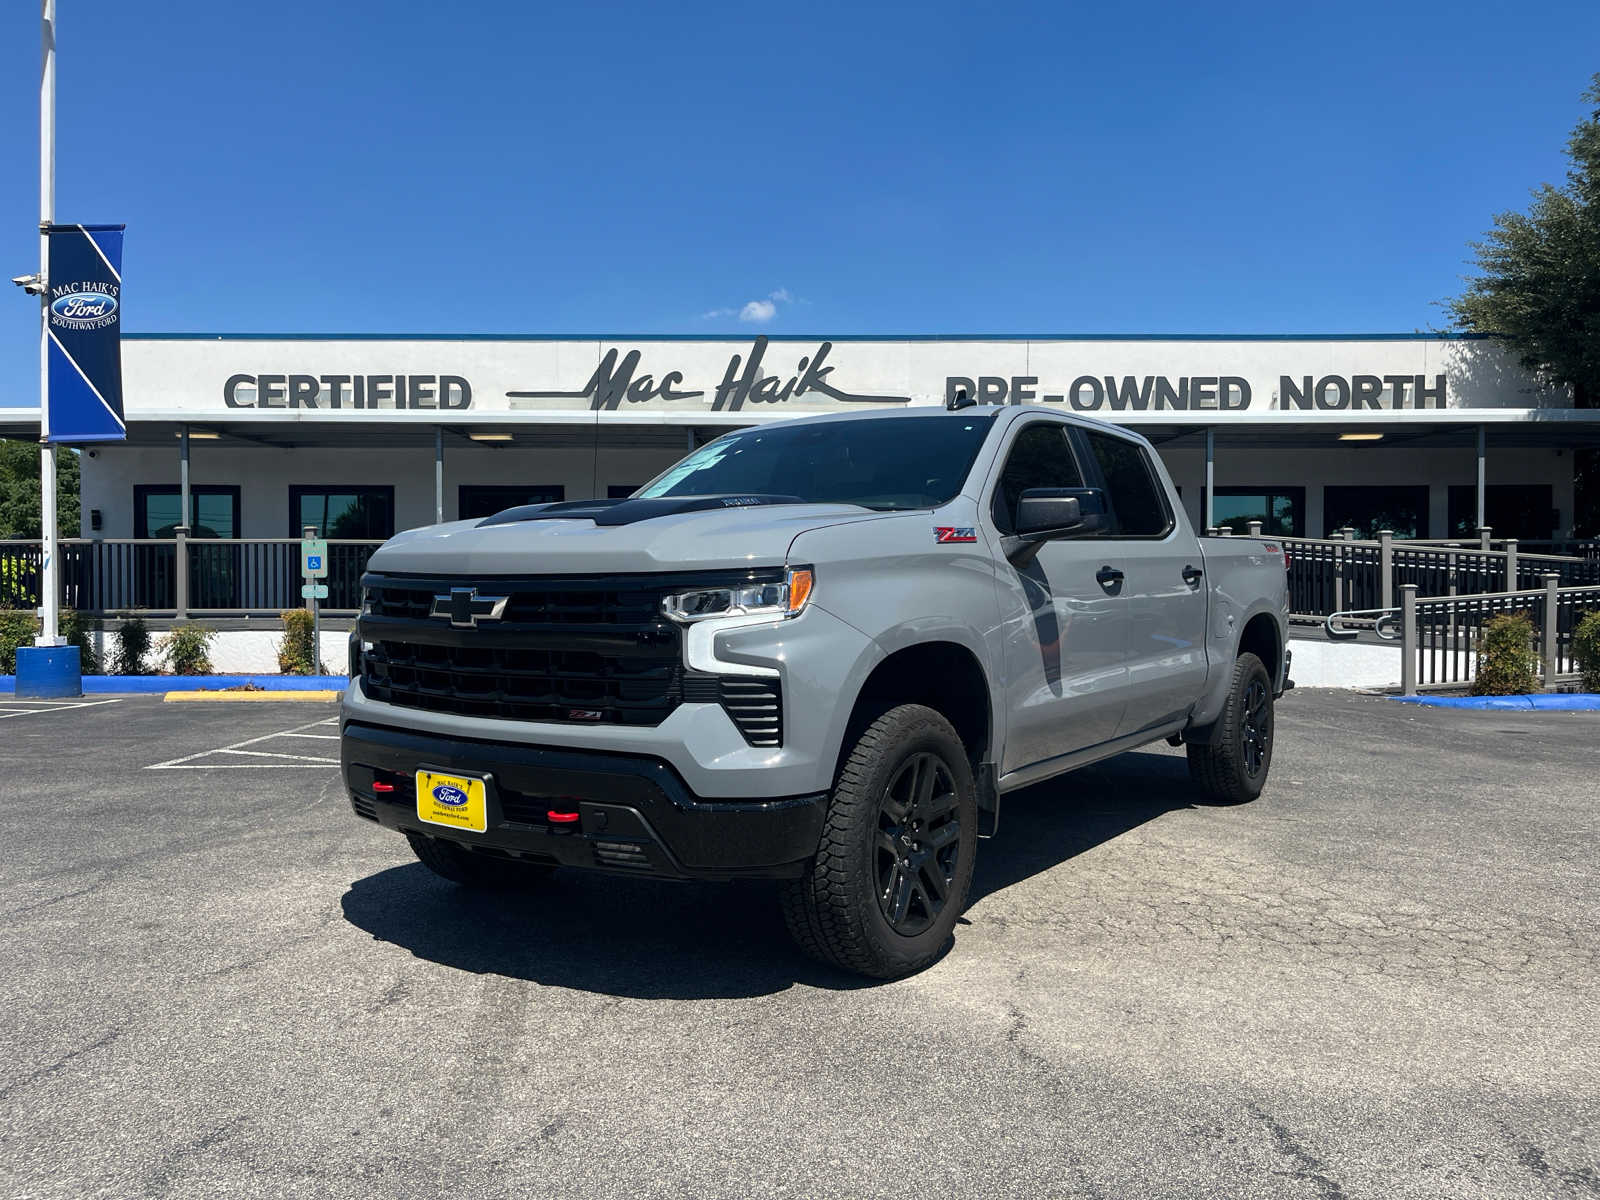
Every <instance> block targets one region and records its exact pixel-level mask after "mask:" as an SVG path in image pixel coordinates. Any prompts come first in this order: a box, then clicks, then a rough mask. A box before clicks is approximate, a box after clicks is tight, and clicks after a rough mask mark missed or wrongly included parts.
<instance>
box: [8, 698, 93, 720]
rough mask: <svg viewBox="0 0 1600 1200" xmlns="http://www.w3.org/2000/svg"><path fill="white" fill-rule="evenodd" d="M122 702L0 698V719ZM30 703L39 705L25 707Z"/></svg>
mask: <svg viewBox="0 0 1600 1200" xmlns="http://www.w3.org/2000/svg"><path fill="white" fill-rule="evenodd" d="M121 703H122V701H121V700H0V721H3V720H5V719H6V718H7V717H34V716H38V715H39V714H40V713H51V712H61V711H62V710H64V709H68V708H98V707H99V706H100V705H102V704H121ZM30 704H32V705H38V706H39V707H37V708H25V707H23V705H30Z"/></svg>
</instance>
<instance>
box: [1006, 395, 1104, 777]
mask: <svg viewBox="0 0 1600 1200" xmlns="http://www.w3.org/2000/svg"><path fill="white" fill-rule="evenodd" d="M1002 462H1003V464H1004V465H1003V466H1002V467H1001V469H1000V473H999V475H998V477H997V478H996V480H995V483H994V487H993V492H992V495H991V503H990V506H989V514H990V518H991V520H992V521H993V523H994V526H995V529H996V531H997V532H998V533H999V534H1000V535H1001V536H1002V537H1004V536H1005V535H1008V534H1010V533H1011V532H1012V531H1013V530H1015V528H1016V519H1017V503H1018V501H1019V500H1020V499H1021V497H1022V493H1023V492H1025V491H1027V490H1028V489H1029V488H1066V487H1083V486H1084V482H1083V472H1082V471H1081V470H1080V469H1079V466H1078V462H1077V459H1076V457H1075V455H1074V453H1073V448H1072V442H1071V440H1070V439H1069V438H1068V436H1067V427H1066V425H1065V424H1064V423H1062V422H1059V421H1052V420H1036V421H1027V422H1022V423H1019V424H1018V426H1017V428H1016V429H1015V430H1014V432H1013V433H1012V437H1011V442H1010V445H1009V446H1008V447H1007V448H1006V450H1005V451H1004V454H1003V456H1002ZM1109 550H1110V547H1108V546H1106V545H1105V544H1103V543H1100V542H1097V541H1096V540H1095V539H1092V538H1085V539H1072V538H1065V539H1060V540H1056V541H1047V542H1045V543H1044V544H1043V545H1042V546H1040V548H1039V553H1038V556H1037V557H1036V558H1035V559H1034V560H1033V561H1032V562H1031V563H1029V564H1028V565H1027V566H1025V567H1017V566H1015V565H1014V564H1012V563H1010V562H1009V561H1007V560H1006V559H1004V558H1001V559H1000V560H999V561H998V562H997V563H996V570H997V574H996V578H997V580H998V583H999V586H1000V589H1001V612H1002V621H1003V625H1002V630H1001V635H1002V644H1003V663H1004V671H1005V679H1004V686H1005V692H1006V705H1007V710H1008V712H1009V713H1010V714H1011V715H1010V719H1009V721H1008V722H1007V730H1008V733H1007V738H1006V746H1005V753H1004V756H1003V758H1002V761H1001V766H1000V770H1001V773H1002V774H1004V773H1006V772H1008V771H1014V770H1017V769H1019V768H1022V767H1026V766H1030V765H1032V764H1033V763H1037V762H1042V761H1044V760H1046V759H1050V758H1055V757H1058V756H1059V755H1063V754H1069V753H1071V752H1073V751H1075V750H1082V749H1085V748H1087V747H1089V746H1095V745H1098V744H1099V743H1101V742H1104V741H1109V740H1110V739H1111V738H1112V737H1113V736H1114V735H1115V734H1116V730H1117V726H1118V724H1119V723H1120V721H1121V719H1122V713H1123V708H1124V706H1125V703H1126V698H1127V682H1128V671H1127V654H1128V636H1129V629H1128V607H1127V602H1126V601H1125V600H1124V599H1123V598H1122V596H1121V595H1120V594H1119V593H1120V591H1121V588H1120V585H1119V584H1114V583H1112V582H1111V581H1110V580H1109V578H1108V576H1107V574H1106V568H1108V567H1115V565H1116V564H1114V563H1113V562H1112V560H1111V558H1109V557H1107V553H1108V551H1109ZM1097 576H1100V578H1097ZM1102 579H1106V580H1107V582H1102Z"/></svg>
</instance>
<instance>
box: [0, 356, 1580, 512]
mask: <svg viewBox="0 0 1600 1200" xmlns="http://www.w3.org/2000/svg"><path fill="white" fill-rule="evenodd" d="M123 364H124V380H125V384H124V386H125V412H126V418H127V426H128V434H129V436H128V441H127V443H126V444H103V445H98V446H96V447H94V448H93V450H86V451H85V452H84V457H83V460H82V463H81V468H82V471H81V474H82V515H83V516H82V519H83V530H82V534H83V536H84V537H86V538H97V539H107V540H110V539H135V540H137V539H156V538H161V537H168V536H171V533H172V531H173V529H174V528H175V527H176V526H178V525H179V524H181V523H182V522H181V521H180V519H179V518H180V513H181V506H182V489H183V487H184V484H185V482H186V483H187V488H188V491H189V495H190V512H189V521H188V526H189V529H190V531H191V535H192V536H198V537H220V538H287V537H292V536H298V535H299V533H300V532H301V530H302V528H303V527H304V526H305V525H307V524H313V525H316V526H317V527H318V528H319V529H320V530H321V531H322V532H324V533H325V534H327V535H328V536H332V537H349V538H366V539H372V538H380V537H386V536H388V535H389V534H391V533H393V532H395V531H396V530H398V529H403V528H407V527H411V526H415V525H421V524H426V523H429V522H432V521H435V520H439V519H443V520H451V519H455V518H457V517H458V516H476V515H482V514H486V513H488V512H493V511H497V510H498V509H500V508H504V507H508V506H510V505H512V504H518V503H527V502H531V501H537V500H542V499H568V500H571V499H580V498H584V497H588V496H594V495H599V496H606V495H616V494H624V493H625V492H626V491H629V490H631V489H632V488H634V487H637V486H638V485H640V484H642V483H644V482H645V481H646V480H648V479H650V478H651V477H653V476H654V475H656V474H657V473H659V472H660V471H661V470H663V469H665V468H666V467H667V466H669V465H670V464H671V463H673V462H674V461H676V460H677V459H678V458H679V457H681V456H682V455H683V454H684V453H685V452H686V451H687V450H688V449H690V448H692V447H693V446H695V445H697V444H699V443H701V442H704V441H705V440H707V439H708V438H711V437H714V436H716V435H717V434H718V433H719V432H722V431H725V430H727V429H729V428H733V427H738V426H745V425H751V424H756V423H760V422H765V421H773V420H782V419H784V418H787V417H792V416H797V415H802V414H810V413H819V412H829V411H844V410H859V409H861V408H863V407H871V406H882V407H904V406H908V405H909V406H931V407H939V406H944V405H947V404H949V403H951V402H953V401H958V400H960V399H963V398H971V399H975V400H977V401H978V402H980V403H1008V404H1016V403H1026V404H1038V405H1041V406H1047V407H1052V408H1058V409H1061V410H1065V411H1072V412H1081V413H1085V414H1087V415H1090V416H1094V417H1099V418H1101V419H1104V420H1109V421H1114V422H1117V423H1119V424H1123V425H1126V426H1128V427H1130V428H1133V429H1137V430H1138V431H1140V432H1141V433H1143V434H1145V435H1146V436H1148V437H1149V438H1150V439H1151V441H1152V442H1154V443H1155V444H1156V446H1157V449H1158V451H1159V452H1160V453H1161V455H1162V457H1163V458H1164V459H1165V461H1166V463H1167V465H1168V467H1169V469H1170V470H1171V472H1172V475H1173V477H1174V480H1175V481H1176V482H1177V484H1178V485H1179V487H1180V488H1181V490H1182V493H1183V503H1184V506H1185V508H1186V509H1187V510H1188V513H1189V517H1190V520H1191V521H1192V522H1193V523H1194V524H1195V525H1196V527H1199V528H1203V527H1205V526H1207V525H1218V524H1238V525H1239V527H1240V528H1241V529H1242V527H1243V524H1244V522H1245V521H1247V520H1250V519H1261V520H1264V521H1265V522H1266V524H1267V527H1268V529H1269V530H1271V531H1273V532H1278V533H1281V534H1284V535H1302V536H1313V537H1318V536H1324V535H1326V534H1328V533H1330V532H1331V531H1333V530H1335V529H1338V528H1341V527H1347V526H1348V527H1354V528H1356V529H1357V530H1358V532H1360V533H1375V532H1376V530H1377V529H1378V528H1389V529H1393V530H1394V531H1395V533H1396V535H1397V536H1400V537H1408V536H1409V537H1431V538H1444V537H1457V536H1472V535H1473V534H1474V533H1475V532H1476V530H1477V529H1478V527H1479V525H1480V524H1488V525H1491V526H1493V527H1494V528H1495V533H1496V535H1497V536H1516V537H1520V538H1523V539H1526V540H1530V541H1535V540H1544V539H1563V538H1566V537H1568V536H1569V535H1570V534H1571V531H1572V528H1571V527H1572V523H1573V520H1574V493H1573V467H1572V464H1573V455H1572V452H1573V450H1574V449H1576V448H1578V447H1580V446H1588V445H1594V444H1596V443H1597V442H1600V425H1597V423H1596V418H1597V417H1600V413H1595V412H1594V411H1592V410H1575V409H1574V408H1573V407H1572V404H1571V399H1570V397H1569V396H1568V395H1567V394H1566V393H1565V392H1564V391H1561V390H1552V389H1548V388H1544V387H1541V386H1540V385H1539V383H1538V382H1537V381H1536V380H1535V379H1533V378H1532V377H1530V376H1529V375H1528V374H1527V373H1526V372H1524V371H1523V370H1522V369H1521V368H1519V367H1518V366H1517V365H1516V363H1515V362H1514V361H1513V360H1512V359H1510V358H1509V357H1508V356H1507V355H1506V354H1505V353H1504V352H1503V351H1502V350H1501V349H1500V348H1499V346H1498V345H1497V344H1495V343H1493V342H1490V341H1485V340H1480V339H1469V338H1450V337H1441V336H1432V335H1429V336H1423V335H1416V336H1413V335H1378V336H1366V337H1359V336H1357V337H1334V336H1308V337H1209V336H1206V337H1153V336H1152V337H1146V336H1127V337H1084V338H1076V337H1014V338H1013V337H926V338H919V337H904V338H832V339H829V338H821V337H781V338H779V337H771V338H769V337H756V338H751V339H743V340H731V339H725V338H676V339H672V338H617V337H564V338H514V337H437V338H401V337H388V336H372V337H361V336H351V337H316V336H305V337H299V336H245V335H217V336H187V335H186V336H178V335H142V336H141V335H130V336H128V337H127V338H126V339H125V342H124V348H123ZM0 412H3V413H4V414H5V415H4V417H3V418H0V432H3V433H5V434H6V435H7V436H27V434H28V429H29V426H30V422H31V426H32V428H33V430H35V431H36V430H37V413H30V412H29V411H28V410H22V409H12V410H0ZM185 456H186V463H185ZM1208 472H1209V478H1210V481H1211V485H1210V487H1209V488H1208V487H1207V480H1208ZM185 475H186V476H187V479H186V481H185V478H184V476H185Z"/></svg>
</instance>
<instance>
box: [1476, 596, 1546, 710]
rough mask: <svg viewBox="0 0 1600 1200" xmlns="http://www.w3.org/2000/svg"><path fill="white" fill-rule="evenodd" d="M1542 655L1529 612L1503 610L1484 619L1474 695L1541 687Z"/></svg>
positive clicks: (1518, 693) (1510, 693)
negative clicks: (1495, 615) (1540, 661)
mask: <svg viewBox="0 0 1600 1200" xmlns="http://www.w3.org/2000/svg"><path fill="white" fill-rule="evenodd" d="M1538 673H1539V656H1538V654H1537V653H1536V652H1535V651H1534V649H1533V621H1532V620H1530V619H1529V617H1528V614H1527V613H1502V614H1501V615H1500V616H1498V617H1492V618H1490V619H1489V620H1488V621H1486V622H1484V626H1483V634H1482V636H1481V637H1480V638H1479V639H1478V676H1477V678H1476V679H1474V680H1473V681H1472V694H1473V695H1474V696H1521V695H1526V694H1527V693H1528V692H1536V691H1538V690H1539V677H1538Z"/></svg>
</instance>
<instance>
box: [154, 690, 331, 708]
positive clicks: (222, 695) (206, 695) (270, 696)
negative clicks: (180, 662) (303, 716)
mask: <svg viewBox="0 0 1600 1200" xmlns="http://www.w3.org/2000/svg"><path fill="white" fill-rule="evenodd" d="M339 695H340V693H338V692H334V691H321V692H316V691H288V690H283V689H280V690H277V691H270V692H212V691H204V692H168V693H167V694H166V695H165V696H163V697H162V699H163V700H165V701H166V702H167V703H168V704H171V703H172V702H173V701H175V700H184V701H204V700H224V701H236V700H270V701H272V702H274V703H279V704H281V703H283V702H284V701H286V700H323V701H327V700H337V699H338V698H339Z"/></svg>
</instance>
